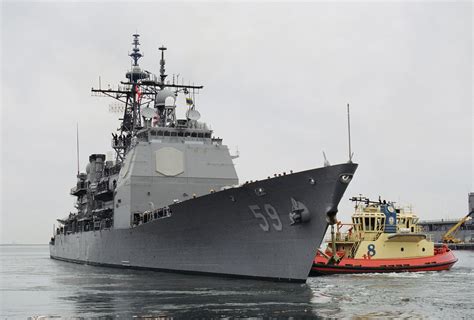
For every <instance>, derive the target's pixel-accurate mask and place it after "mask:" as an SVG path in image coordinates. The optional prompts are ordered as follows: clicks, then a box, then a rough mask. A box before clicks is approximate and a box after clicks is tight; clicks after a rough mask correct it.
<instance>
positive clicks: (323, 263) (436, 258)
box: [310, 246, 458, 276]
mask: <svg viewBox="0 0 474 320" xmlns="http://www.w3.org/2000/svg"><path fill="white" fill-rule="evenodd" d="M456 261H458V259H457V258H456V257H455V256H454V254H453V252H452V251H451V250H450V249H448V247H446V246H443V247H441V248H436V249H435V254H434V255H433V256H431V257H420V258H407V259H351V258H342V259H341V261H340V262H339V264H329V265H328V264H327V262H328V259H327V258H326V257H324V256H323V255H322V254H320V253H319V252H318V253H317V255H316V257H315V258H314V261H313V266H312V268H311V272H310V276H317V275H326V274H341V273H383V272H417V271H441V270H449V269H450V268H451V267H452V266H453V264H455V263H456Z"/></svg>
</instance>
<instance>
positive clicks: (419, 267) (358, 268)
mask: <svg viewBox="0 0 474 320" xmlns="http://www.w3.org/2000/svg"><path fill="white" fill-rule="evenodd" d="M457 261H458V260H457V259H456V260H454V261H450V262H443V263H436V264H424V265H419V266H406V267H393V268H392V267H390V268H387V267H346V266H328V265H324V264H313V267H312V268H311V272H310V275H317V274H330V273H334V272H338V271H343V272H347V271H352V270H353V271H382V272H397V271H405V270H410V269H430V268H433V267H443V266H447V265H453V264H455V263H456V262H457ZM314 268H318V269H323V270H321V271H320V270H314ZM324 269H337V270H335V271H333V270H330V271H325V270H324Z"/></svg>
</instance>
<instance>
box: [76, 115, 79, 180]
mask: <svg viewBox="0 0 474 320" xmlns="http://www.w3.org/2000/svg"><path fill="white" fill-rule="evenodd" d="M76 153H77V174H79V122H77V123H76Z"/></svg>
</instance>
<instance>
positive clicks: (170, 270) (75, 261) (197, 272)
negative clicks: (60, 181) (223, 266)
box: [50, 255, 306, 283]
mask: <svg viewBox="0 0 474 320" xmlns="http://www.w3.org/2000/svg"><path fill="white" fill-rule="evenodd" d="M50 257H51V259H55V260H60V261H65V262H72V263H77V264H86V265H91V266H99V267H107V268H118V269H132V270H147V271H157V272H168V273H179V274H190V275H203V276H212V277H221V278H239V279H252V280H263V281H273V282H275V281H278V282H289V283H306V280H303V279H282V278H271V277H258V276H246V275H236V274H227V273H214V272H205V271H188V270H174V269H163V268H151V267H138V266H125V265H120V264H110V263H100V262H92V261H83V260H76V259H68V258H61V257H56V256H52V255H51V256H50Z"/></svg>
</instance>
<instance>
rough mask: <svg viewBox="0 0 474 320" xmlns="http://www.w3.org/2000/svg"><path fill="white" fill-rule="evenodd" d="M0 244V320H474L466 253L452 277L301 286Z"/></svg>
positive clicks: (472, 255) (321, 280)
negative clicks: (93, 261)
mask: <svg viewBox="0 0 474 320" xmlns="http://www.w3.org/2000/svg"><path fill="white" fill-rule="evenodd" d="M48 250H49V249H48V246H0V268H1V269H0V318H2V319H5V318H6V319H17V318H21V319H25V318H27V317H38V316H46V317H49V318H54V317H63V318H77V317H83V318H102V319H108V318H110V319H112V318H119V319H120V318H131V317H136V318H157V317H162V318H179V319H180V318H200V319H202V318H253V317H266V318H267V317H273V318H291V317H293V318H348V319H380V318H386V319H400V318H402V319H403V318H407V319H417V318H420V319H463V318H464V319H474V306H473V300H474V252H473V251H456V252H455V254H456V256H457V257H458V258H459V261H458V263H457V264H455V265H454V267H453V268H452V269H451V270H450V271H442V272H420V273H399V274H396V273H389V274H360V275H336V276H325V277H318V278H310V279H309V280H308V281H307V283H306V284H290V283H274V282H268V281H254V280H240V279H227V278H219V277H206V276H194V275H180V274H172V273H162V272H153V271H134V270H125V269H115V268H104V267H96V266H87V265H79V264H72V263H67V262H62V261H56V260H52V259H50V258H49V251H48Z"/></svg>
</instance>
